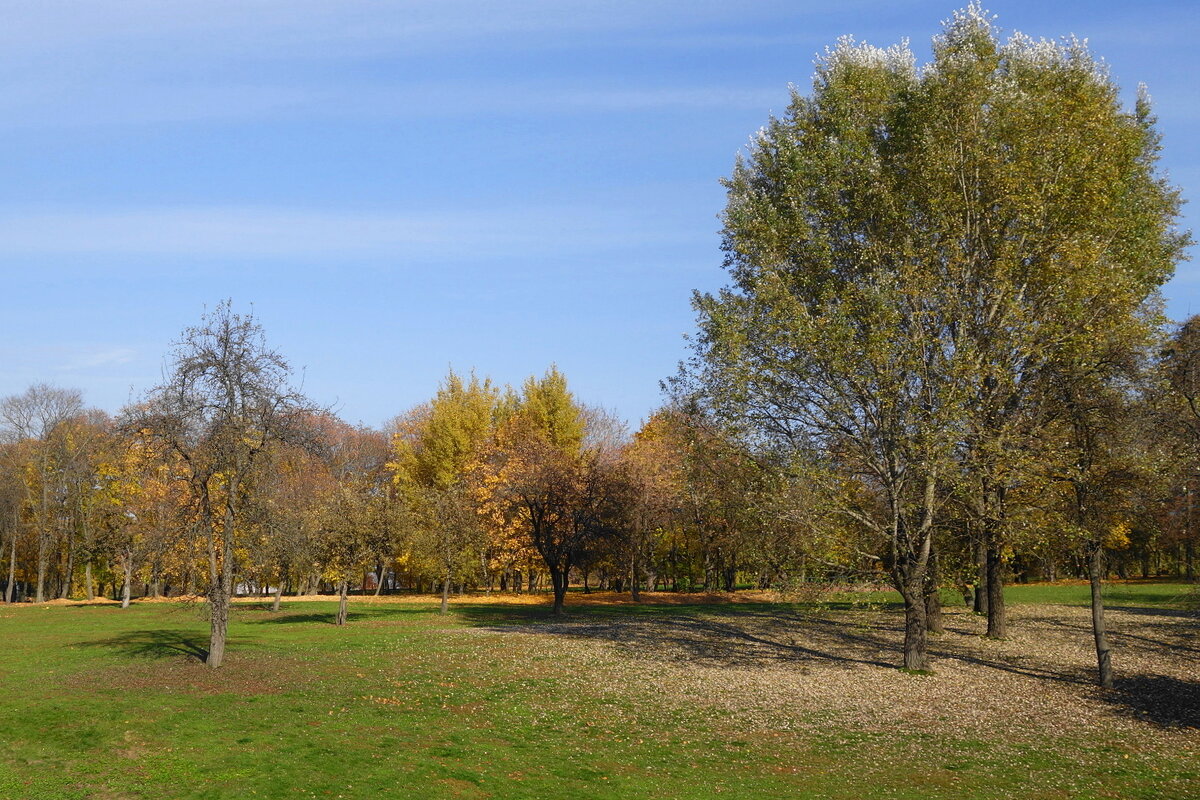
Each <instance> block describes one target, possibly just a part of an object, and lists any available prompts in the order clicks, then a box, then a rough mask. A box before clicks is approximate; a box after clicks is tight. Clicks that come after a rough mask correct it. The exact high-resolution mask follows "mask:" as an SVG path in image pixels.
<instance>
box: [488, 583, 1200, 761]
mask: <svg viewBox="0 0 1200 800" xmlns="http://www.w3.org/2000/svg"><path fill="white" fill-rule="evenodd" d="M1108 619H1109V624H1110V638H1111V641H1112V644H1113V663H1114V665H1115V667H1116V671H1117V675H1118V679H1117V686H1116V688H1115V689H1113V690H1109V691H1106V690H1103V689H1100V688H1099V687H1098V686H1096V685H1094V683H1093V672H1094V669H1095V661H1094V659H1095V654H1094V650H1093V649H1092V638H1091V628H1090V618H1089V616H1088V609H1086V608H1075V607H1068V606H1016V607H1013V608H1011V609H1010V620H1011V621H1010V631H1011V636H1010V637H1009V638H1008V639H1006V640H1003V641H996V640H990V639H986V638H984V637H983V636H982V634H983V632H984V630H985V628H986V624H985V620H983V619H981V618H979V617H977V616H975V615H972V614H969V613H966V612H962V611H957V612H956V611H950V610H948V611H947V613H946V633H945V634H942V635H940V636H931V637H930V646H929V650H930V662H931V663H930V666H931V668H932V670H933V674H931V675H911V674H906V673H904V672H901V671H900V670H899V669H897V663H898V661H899V646H900V642H901V639H902V636H903V627H902V623H903V619H902V616H901V614H900V612H899V611H895V610H855V611H825V610H820V611H818V610H809V611H804V610H801V611H794V610H791V609H783V608H780V609H762V608H754V609H736V610H733V609H731V610H730V611H729V612H716V613H701V614H688V615H680V616H672V615H669V614H664V615H661V616H652V617H646V616H637V617H635V616H631V617H618V618H612V619H609V618H605V619H596V618H594V617H592V618H588V617H584V616H580V617H578V618H576V619H570V618H568V619H567V620H566V621H564V622H561V623H557V622H556V623H552V624H539V625H533V626H516V627H509V626H504V627H498V628H494V629H492V630H494V631H495V632H496V633H497V634H499V633H501V632H502V633H503V634H504V635H506V636H512V635H513V634H514V633H515V632H517V631H520V632H522V633H524V634H527V635H529V636H530V637H532V638H535V639H537V640H539V641H540V645H541V646H542V647H544V648H546V650H547V654H548V655H549V653H551V652H553V653H554V654H557V656H558V657H565V658H567V659H569V660H571V661H573V662H574V663H575V664H576V665H577V666H578V667H579V669H577V670H572V672H573V673H574V674H576V675H579V676H581V679H584V680H586V681H588V682H589V683H590V684H591V685H592V686H593V687H595V686H597V685H600V686H603V687H606V688H604V689H602V691H604V692H611V693H613V694H614V695H621V694H622V693H627V692H628V691H629V689H630V688H631V687H634V688H636V689H637V690H638V691H641V692H650V693H651V694H654V695H659V696H660V697H661V698H662V700H663V702H664V703H669V702H670V701H671V699H672V698H674V699H676V700H682V701H684V702H685V703H688V704H691V705H693V706H696V707H704V708H708V709H710V711H711V712H712V714H713V716H714V719H720V718H721V717H732V718H736V719H737V721H738V722H737V724H738V726H739V728H740V729H741V730H743V731H758V732H760V733H764V734H766V733H769V732H772V731H786V730H797V729H802V728H805V727H807V726H813V725H822V724H825V723H827V722H836V723H838V724H841V725H845V726H849V727H851V728H855V729H858V730H863V731H868V732H871V731H877V732H891V733H897V732H901V733H906V734H907V733H916V734H919V733H930V734H951V735H955V736H957V737H960V738H966V739H973V738H978V739H985V740H995V739H996V738H997V737H1002V738H1004V739H1005V740H1007V741H1010V742H1020V741H1036V740H1042V739H1044V738H1045V737H1047V736H1050V737H1055V736H1066V737H1073V736H1081V735H1086V736H1087V738H1089V739H1091V738H1095V737H1097V736H1099V737H1101V738H1104V739H1107V740H1110V741H1111V740H1114V739H1116V740H1120V741H1123V742H1125V743H1126V744H1127V746H1128V748H1130V750H1131V751H1136V750H1139V749H1147V748H1158V747H1162V746H1170V747H1176V748H1178V747H1184V748H1187V749H1189V750H1192V751H1196V752H1198V753H1200V683H1197V682H1196V674H1197V670H1196V668H1197V665H1198V663H1200V636H1198V634H1200V631H1198V626H1197V619H1196V618H1195V617H1194V616H1193V615H1191V614H1188V613H1186V612H1174V611H1157V610H1136V611H1135V610H1126V611H1110V612H1108ZM1148 734H1153V735H1148Z"/></svg>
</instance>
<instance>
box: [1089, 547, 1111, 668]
mask: <svg viewBox="0 0 1200 800" xmlns="http://www.w3.org/2000/svg"><path fill="white" fill-rule="evenodd" d="M1088 549H1089V551H1090V552H1089V553H1088V582H1089V583H1090V584H1091V588H1092V638H1093V639H1094V640H1095V643H1096V668H1097V675H1098V678H1099V682H1100V685H1101V686H1103V687H1104V688H1105V689H1111V688H1112V685H1113V675H1112V658H1111V653H1110V651H1109V648H1108V635H1107V631H1106V629H1105V624H1104V598H1103V597H1102V596H1101V594H1100V589H1101V586H1100V579H1101V576H1102V570H1103V564H1104V549H1103V548H1102V547H1101V546H1100V543H1099V542H1093V543H1092V544H1091V545H1090V546H1089V548H1088Z"/></svg>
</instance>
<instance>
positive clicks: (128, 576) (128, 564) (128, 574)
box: [121, 551, 133, 608]
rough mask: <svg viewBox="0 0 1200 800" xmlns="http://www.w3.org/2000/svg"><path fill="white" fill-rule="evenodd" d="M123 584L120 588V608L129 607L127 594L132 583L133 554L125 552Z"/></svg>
mask: <svg viewBox="0 0 1200 800" xmlns="http://www.w3.org/2000/svg"><path fill="white" fill-rule="evenodd" d="M124 571H125V585H124V587H123V588H122V589H121V608H129V594H130V591H131V585H132V584H133V556H132V554H131V553H129V551H126V552H125V570H124Z"/></svg>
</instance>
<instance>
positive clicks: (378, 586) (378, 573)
mask: <svg viewBox="0 0 1200 800" xmlns="http://www.w3.org/2000/svg"><path fill="white" fill-rule="evenodd" d="M382 591H383V564H379V565H377V568H376V569H375V596H376V597H379V593H380V592H382Z"/></svg>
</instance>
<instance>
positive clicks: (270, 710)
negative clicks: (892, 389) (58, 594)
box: [0, 585, 1200, 800]
mask: <svg viewBox="0 0 1200 800" xmlns="http://www.w3.org/2000/svg"><path fill="white" fill-rule="evenodd" d="M1053 588H1054V590H1055V591H1058V588H1057V587H1053ZM1076 588H1077V587H1063V588H1062V590H1061V591H1059V593H1058V595H1055V596H1058V597H1060V599H1059V600H1056V601H1054V602H1076V601H1077V599H1078V598H1077V597H1076V594H1077V592H1076ZM1078 588H1081V589H1082V590H1083V591H1084V592H1085V593H1086V587H1078ZM1178 589H1179V587H1178V586H1176V587H1173V588H1172V589H1171V590H1168V589H1166V588H1161V587H1151V586H1150V585H1147V586H1137V587H1136V588H1133V587H1131V588H1130V589H1128V594H1127V595H1122V596H1123V597H1124V598H1125V599H1124V600H1122V601H1120V602H1129V603H1134V602H1144V603H1147V604H1150V605H1162V604H1164V603H1167V602H1169V599H1170V591H1174V590H1178ZM1026 590H1029V591H1028V592H1026ZM1035 591H1041V592H1042V593H1041V594H1035V593H1034V592H1035ZM1047 592H1050V594H1053V592H1051V591H1050V589H1046V590H1042V589H1041V587H1014V589H1013V595H1012V596H1013V599H1014V602H1022V601H1023V600H1031V601H1032V600H1034V599H1036V601H1037V602H1050V601H1049V600H1047V599H1045V597H1047V596H1049V595H1048V594H1046V593H1047ZM572 599H573V600H574V599H575V598H572ZM1114 602H1116V601H1114ZM334 608H335V604H334V603H319V602H306V603H293V604H287V603H285V604H284V607H283V610H282V611H281V612H280V613H277V614H272V613H271V612H269V611H267V610H266V609H265V608H258V607H242V608H239V610H238V611H237V612H236V614H235V618H234V621H233V623H232V624H231V628H230V644H229V650H228V652H227V657H226V665H225V666H224V667H223V668H221V669H219V670H210V669H208V668H207V667H205V666H204V665H203V664H202V663H201V662H200V660H199V655H200V654H202V653H203V649H204V647H205V646H206V644H207V624H206V623H205V621H204V620H203V619H202V618H201V616H200V610H199V608H197V607H186V606H179V605H175V604H169V603H156V604H144V605H135V606H133V607H132V608H130V609H127V610H122V609H120V608H118V607H115V606H49V607H36V608H18V609H9V608H4V607H0V643H2V645H0V798H5V799H6V800H7V799H9V798H11V799H12V800H25V799H26V798H28V799H30V800H42V799H43V798H44V799H45V800H50V799H51V798H63V800H79V799H80V798H96V800H123V799H126V798H146V799H147V800H149V799H150V798H156V799H157V798H247V797H274V798H293V797H316V798H350V797H403V798H442V797H466V798H475V797H478V798H483V797H494V798H567V797H572V798H693V797H694V798H701V797H703V798H712V797H714V796H729V797H740V798H748V797H756V798H757V797H762V798H846V799H847V800H850V799H851V798H855V799H857V798H865V797H881V798H882V797H887V798H943V797H944V798H973V797H979V798H984V797H1023V798H1060V797H1121V798H1133V797H1145V798H1157V797H1182V796H1184V795H1178V794H1172V792H1175V791H1177V790H1178V787H1179V786H1181V785H1182V786H1186V785H1188V784H1189V783H1190V782H1191V781H1193V780H1195V781H1197V783H1196V784H1195V786H1196V787H1197V788H1200V766H1198V765H1197V764H1196V763H1195V761H1194V757H1193V756H1194V753H1193V756H1188V754H1187V753H1183V752H1181V753H1179V755H1178V757H1173V756H1171V755H1170V754H1169V753H1162V752H1158V751H1155V752H1153V753H1151V754H1150V755H1147V754H1146V753H1145V752H1141V751H1136V750H1135V752H1134V755H1135V757H1134V758H1132V759H1131V758H1130V757H1129V756H1130V750H1128V749H1127V748H1125V747H1124V745H1123V744H1122V743H1121V742H1117V741H1113V740H1112V738H1111V737H1108V738H1105V737H1104V736H1097V737H1096V738H1094V739H1088V738H1083V739H1081V738H1078V737H1074V736H1073V737H1072V738H1070V739H1066V740H1060V739H1046V740H1043V741H1036V742H1027V741H1021V742H995V741H987V740H980V739H979V738H976V737H972V738H959V737H957V736H956V732H955V730H954V729H953V726H948V729H947V730H944V731H941V732H932V733H930V732H917V733H914V732H912V731H909V730H906V729H905V727H904V726H903V725H898V726H896V728H895V729H882V730H880V729H859V728H855V727H852V726H845V725H840V724H838V723H836V722H830V723H829V724H818V725H813V724H811V723H812V720H808V722H809V723H810V724H808V725H806V726H804V727H803V728H796V729H792V730H783V729H780V730H764V729H763V728H762V726H761V725H758V726H755V725H751V724H749V723H748V722H746V721H743V720H742V719H740V718H739V716H738V715H736V714H723V713H714V712H713V710H712V709H709V708H705V707H703V706H701V705H697V704H696V703H694V702H686V701H684V700H682V699H680V700H673V699H672V698H671V697H670V696H669V695H668V696H664V694H663V693H662V692H661V691H653V689H654V687H653V685H652V681H647V680H646V678H645V676H646V674H647V671H646V670H644V669H633V666H632V662H630V663H631V669H630V672H629V674H628V675H624V674H623V673H622V672H621V662H620V661H619V660H618V661H614V660H613V658H612V657H610V656H605V657H604V658H600V657H599V656H597V657H595V658H593V657H592V656H591V655H590V654H589V653H590V651H589V650H588V649H587V646H586V645H581V644H579V643H577V642H576V643H573V644H572V645H571V647H570V648H566V649H564V647H562V646H560V645H559V644H558V643H557V642H555V641H554V639H553V637H552V636H530V635H522V634H523V633H526V632H528V631H530V630H536V629H538V628H539V626H543V627H544V626H546V624H547V623H548V622H550V621H551V620H550V618H549V617H548V616H547V613H546V608H545V607H543V606H529V605H498V604H493V605H487V604H474V605H472V604H471V603H469V602H467V603H460V604H457V605H455V607H454V612H453V613H452V614H451V615H450V616H449V617H441V616H439V615H438V614H437V613H436V603H435V601H433V600H431V601H429V602H428V603H423V602H411V601H410V602H405V603H395V604H376V605H365V604H362V605H359V606H358V607H355V606H354V605H353V604H352V612H351V619H350V624H349V625H347V626H346V627H344V628H337V627H335V626H333V625H331V624H329V621H330V620H331V619H332V617H333V613H334ZM750 608H751V610H752V609H753V606H751V607H750ZM745 613H748V610H747V608H746V607H743V606H740V605H734V604H728V605H726V604H718V605H707V606H706V605H693V606H686V605H685V606H679V605H656V604H654V603H653V602H650V603H648V604H646V605H644V606H638V607H631V606H588V607H577V608H575V609H573V613H572V619H574V620H575V621H577V622H578V621H580V620H582V621H584V622H592V621H595V622H596V623H597V624H601V623H603V622H604V621H605V620H606V619H612V618H614V617H620V616H625V615H638V614H640V615H676V614H682V615H703V616H707V617H713V618H717V619H724V618H729V619H733V618H735V617H736V616H737V615H739V614H745ZM509 631H511V633H510V632H509ZM567 650H569V652H567ZM614 664H615V666H614ZM914 680H920V679H914ZM814 713H815V712H814ZM1064 713H1069V710H1064ZM1073 787H1075V788H1073ZM1079 787H1084V788H1079ZM1097 787H1099V789H1097ZM1097 792H1099V793H1097Z"/></svg>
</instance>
